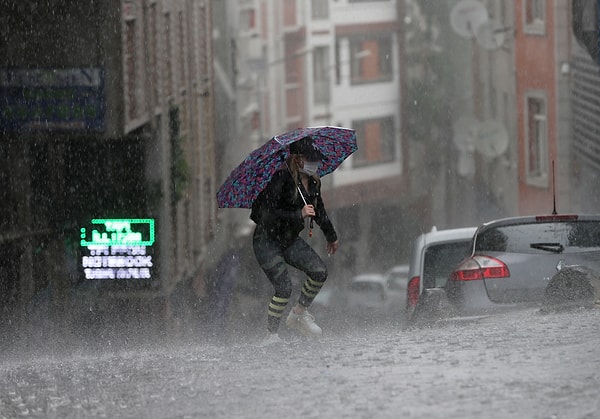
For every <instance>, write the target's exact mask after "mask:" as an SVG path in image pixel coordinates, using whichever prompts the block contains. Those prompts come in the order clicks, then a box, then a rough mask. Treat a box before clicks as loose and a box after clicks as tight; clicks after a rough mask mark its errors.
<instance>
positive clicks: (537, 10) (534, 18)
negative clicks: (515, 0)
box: [523, 0, 545, 35]
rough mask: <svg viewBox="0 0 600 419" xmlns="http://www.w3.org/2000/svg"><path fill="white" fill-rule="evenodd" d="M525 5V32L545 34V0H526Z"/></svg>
mask: <svg viewBox="0 0 600 419" xmlns="http://www.w3.org/2000/svg"><path fill="white" fill-rule="evenodd" d="M523 7H524V10H523V19H524V22H523V26H524V27H523V29H524V32H525V33H529V34H537V35H543V34H544V32H545V0H525V1H524V2H523Z"/></svg>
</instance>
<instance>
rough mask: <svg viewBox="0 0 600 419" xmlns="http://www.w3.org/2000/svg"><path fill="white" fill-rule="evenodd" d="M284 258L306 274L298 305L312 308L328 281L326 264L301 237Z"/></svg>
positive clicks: (284, 254)
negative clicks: (311, 305)
mask: <svg viewBox="0 0 600 419" xmlns="http://www.w3.org/2000/svg"><path fill="white" fill-rule="evenodd" d="M283 256H284V258H285V261H286V262H287V263H288V264H290V265H291V266H293V267H294V268H297V269H299V270H301V271H302V272H304V273H305V274H306V280H305V281H304V285H303V286H302V291H301V292H300V297H299V298H298V303H299V304H300V305H302V306H303V307H308V306H310V304H311V303H312V301H313V300H314V299H315V297H316V296H317V294H318V293H319V291H320V290H321V288H322V287H323V285H324V284H325V280H326V279H327V267H326V265H325V263H324V262H323V260H322V259H321V257H320V256H319V255H318V254H317V253H316V252H315V251H314V250H313V249H312V247H310V246H309V245H308V243H306V242H305V241H304V240H303V239H302V238H300V237H298V238H297V239H296V240H295V241H294V242H293V243H292V244H291V245H290V246H289V247H288V248H287V249H285V251H284V253H283Z"/></svg>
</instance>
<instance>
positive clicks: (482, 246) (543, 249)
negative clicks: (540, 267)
mask: <svg viewBox="0 0 600 419" xmlns="http://www.w3.org/2000/svg"><path fill="white" fill-rule="evenodd" d="M599 249H600V221H577V222H568V223H567V222H548V223H534V224H517V225H509V226H499V227H497V228H492V229H489V230H486V231H484V232H482V233H480V234H478V235H477V237H476V240H475V251H476V252H512V253H530V254H540V253H549V252H553V253H573V252H581V251H594V250H599Z"/></svg>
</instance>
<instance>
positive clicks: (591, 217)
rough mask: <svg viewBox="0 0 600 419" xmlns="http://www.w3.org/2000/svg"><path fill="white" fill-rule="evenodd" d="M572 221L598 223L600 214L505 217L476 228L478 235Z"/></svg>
mask: <svg viewBox="0 0 600 419" xmlns="http://www.w3.org/2000/svg"><path fill="white" fill-rule="evenodd" d="M574 221H600V214H548V215H526V216H521V217H507V218H500V219H497V220H492V221H488V222H485V223H483V224H482V225H481V226H479V228H478V231H477V232H478V233H479V232H481V231H485V230H488V229H490V228H495V227H500V226H507V225H515V224H537V223H543V222H546V223H549V222H557V223H565V222H571V223H572V222H574Z"/></svg>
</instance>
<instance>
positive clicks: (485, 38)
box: [475, 20, 506, 49]
mask: <svg viewBox="0 0 600 419" xmlns="http://www.w3.org/2000/svg"><path fill="white" fill-rule="evenodd" d="M505 31H506V29H505V28H504V27H503V26H502V25H500V24H499V23H494V22H492V21H489V20H488V21H485V22H483V23H480V24H479V26H477V27H476V28H475V39H477V43H478V44H479V45H481V46H482V47H483V48H485V49H498V48H500V47H501V46H502V44H503V43H504V32H505Z"/></svg>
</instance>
